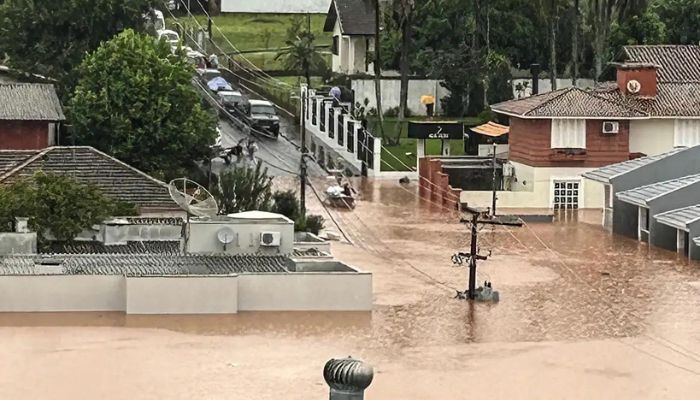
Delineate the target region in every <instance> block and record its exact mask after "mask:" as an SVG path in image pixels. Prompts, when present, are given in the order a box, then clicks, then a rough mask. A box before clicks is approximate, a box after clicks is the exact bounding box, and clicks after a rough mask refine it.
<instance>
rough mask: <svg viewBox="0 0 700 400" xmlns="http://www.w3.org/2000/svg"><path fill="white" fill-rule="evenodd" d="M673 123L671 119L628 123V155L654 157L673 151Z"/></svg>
mask: <svg viewBox="0 0 700 400" xmlns="http://www.w3.org/2000/svg"><path fill="white" fill-rule="evenodd" d="M673 123H674V120H673V119H672V118H669V119H648V120H632V121H630V153H644V154H646V155H655V154H661V153H664V152H667V151H669V150H671V149H673Z"/></svg>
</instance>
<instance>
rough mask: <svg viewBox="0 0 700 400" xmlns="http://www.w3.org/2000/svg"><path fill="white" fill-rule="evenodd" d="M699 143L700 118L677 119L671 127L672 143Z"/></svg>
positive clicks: (687, 145)
mask: <svg viewBox="0 0 700 400" xmlns="http://www.w3.org/2000/svg"><path fill="white" fill-rule="evenodd" d="M698 144H700V119H677V120H676V122H675V124H674V127H673V145H674V146H675V147H690V146H695V145H698Z"/></svg>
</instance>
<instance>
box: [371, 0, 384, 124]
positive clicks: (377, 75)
mask: <svg viewBox="0 0 700 400" xmlns="http://www.w3.org/2000/svg"><path fill="white" fill-rule="evenodd" d="M379 1H380V0H374V56H373V58H374V97H375V102H376V103H377V120H378V121H379V123H378V126H379V135H380V136H381V137H384V114H383V113H384V110H383V109H382V56H381V54H382V52H381V48H382V41H381V38H382V37H381V35H380V32H381V19H382V18H381V16H382V9H381V7H380V5H379Z"/></svg>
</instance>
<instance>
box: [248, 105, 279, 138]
mask: <svg viewBox="0 0 700 400" xmlns="http://www.w3.org/2000/svg"><path fill="white" fill-rule="evenodd" d="M248 104H249V107H248V109H247V110H246V111H247V114H248V118H249V120H250V124H251V126H252V127H253V128H254V129H260V130H266V131H269V132H272V133H273V134H274V135H275V136H278V135H279V133H280V117H279V116H278V115H277V110H276V109H275V105H274V104H272V103H270V102H269V101H267V100H249V101H248Z"/></svg>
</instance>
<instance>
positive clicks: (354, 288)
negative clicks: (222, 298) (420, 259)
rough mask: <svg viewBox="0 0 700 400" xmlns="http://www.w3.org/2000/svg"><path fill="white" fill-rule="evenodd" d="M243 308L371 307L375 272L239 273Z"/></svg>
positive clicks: (359, 308) (265, 309)
mask: <svg viewBox="0 0 700 400" xmlns="http://www.w3.org/2000/svg"><path fill="white" fill-rule="evenodd" d="M238 309H239V310H240V311H371V310H372V274H370V273H357V274H353V273H313V272H308V273H302V274H287V275H283V274H255V275H254V274H246V275H241V276H239V281H238Z"/></svg>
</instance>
